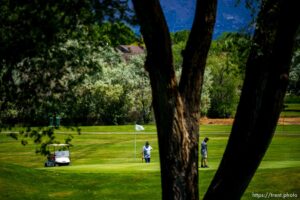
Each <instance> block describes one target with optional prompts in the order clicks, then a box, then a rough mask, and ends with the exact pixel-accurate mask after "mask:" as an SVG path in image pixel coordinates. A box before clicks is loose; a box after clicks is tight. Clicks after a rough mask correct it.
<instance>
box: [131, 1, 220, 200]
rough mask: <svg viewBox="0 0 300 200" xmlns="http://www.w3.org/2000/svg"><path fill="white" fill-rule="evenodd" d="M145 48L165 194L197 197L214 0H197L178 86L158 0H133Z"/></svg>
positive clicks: (168, 36) (169, 42)
mask: <svg viewBox="0 0 300 200" xmlns="http://www.w3.org/2000/svg"><path fill="white" fill-rule="evenodd" d="M133 4H134V8H135V11H136V14H137V17H138V20H139V23H140V26H141V32H142V34H143V37H144V41H145V44H146V48H147V58H146V63H145V67H146V70H147V71H148V72H149V76H150V83H151V88H152V99H153V108H154V113H155V119H156V126H157V133H158V142H159V154H160V165H161V182H162V198H163V199H186V200H193V199H199V191H198V143H199V117H200V112H199V107H200V105H199V104H200V92H201V88H202V83H203V72H204V68H205V64H206V58H207V52H208V49H209V46H210V43H211V37H212V31H213V26H214V22H215V13H216V0H213V1H209V0H203V1H200V0H199V1H197V8H196V15H195V20H194V24H193V28H192V31H191V34H190V37H189V40H188V43H187V46H186V49H185V51H183V58H184V62H183V69H182V70H183V71H182V76H181V80H180V84H179V86H178V84H177V80H176V77H175V71H174V66H173V57H172V50H171V39H170V34H169V30H168V27H167V24H166V21H165V18H164V15H163V12H162V9H161V6H160V4H159V1H158V0H151V1H149V0H147V1H141V0H133Z"/></svg>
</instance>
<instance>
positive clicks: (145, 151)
mask: <svg viewBox="0 0 300 200" xmlns="http://www.w3.org/2000/svg"><path fill="white" fill-rule="evenodd" d="M151 151H152V147H151V146H150V145H149V142H148V141H147V142H146V143H145V146H144V147H143V157H144V159H145V162H146V163H150V158H151Z"/></svg>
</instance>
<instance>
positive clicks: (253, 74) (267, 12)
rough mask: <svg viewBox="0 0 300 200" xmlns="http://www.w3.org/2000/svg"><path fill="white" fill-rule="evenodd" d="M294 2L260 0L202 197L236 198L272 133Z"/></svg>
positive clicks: (284, 79)
mask: <svg viewBox="0 0 300 200" xmlns="http://www.w3.org/2000/svg"><path fill="white" fill-rule="evenodd" d="M298 3H299V2H298V1H293V0H279V1H278V0H268V1H263V5H262V9H261V11H260V13H259V16H258V20H257V29H256V30H255V34H254V38H253V40H254V42H253V44H254V45H253V47H252V50H251V52H250V56H249V59H248V62H247V69H246V77H245V81H244V86H243V89H242V95H241V99H240V102H239V106H238V110H237V114H236V116H235V121H234V124H233V127H232V132H231V135H230V138H229V141H228V144H227V148H226V151H225V153H224V156H223V159H222V161H221V164H220V166H219V169H218V171H217V172H216V175H215V177H214V179H213V181H212V183H211V185H210V187H209V189H208V191H207V193H206V195H205V198H204V199H240V198H241V196H242V195H243V193H244V191H245V190H246V188H247V186H248V184H249V182H250V181H251V179H252V177H253V176H254V173H255V171H256V170H257V168H258V166H259V164H260V162H261V160H262V158H263V156H264V154H265V152H266V150H267V149H268V146H269V144H270V142H271V139H272V137H273V134H274V131H275V128H276V124H277V121H278V118H279V115H280V112H281V110H282V106H283V99H284V95H285V92H286V87H287V84H288V76H289V66H290V65H289V63H290V60H291V55H292V48H293V43H294V36H295V33H296V30H297V28H298V27H299V20H300V16H299V13H300V12H299V6H298Z"/></svg>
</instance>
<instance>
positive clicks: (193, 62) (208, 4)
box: [179, 0, 217, 118]
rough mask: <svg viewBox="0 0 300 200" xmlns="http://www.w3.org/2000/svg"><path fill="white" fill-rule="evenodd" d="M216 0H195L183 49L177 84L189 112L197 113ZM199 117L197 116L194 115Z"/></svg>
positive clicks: (214, 16)
mask: <svg viewBox="0 0 300 200" xmlns="http://www.w3.org/2000/svg"><path fill="white" fill-rule="evenodd" d="M216 10H217V0H197V7H196V13H195V18H194V22H193V26H192V30H191V33H190V36H189V39H188V42H187V45H186V47H185V50H184V51H183V64H182V75H181V80H180V84H179V90H180V93H181V96H182V97H184V102H185V104H186V105H189V112H190V114H192V115H193V113H199V109H200V106H199V104H200V93H201V89H202V84H203V75H204V69H205V65H206V59H207V55H208V51H209V47H210V44H211V39H212V33H213V28H214V24H215V19H216ZM195 117H196V118H199V116H195Z"/></svg>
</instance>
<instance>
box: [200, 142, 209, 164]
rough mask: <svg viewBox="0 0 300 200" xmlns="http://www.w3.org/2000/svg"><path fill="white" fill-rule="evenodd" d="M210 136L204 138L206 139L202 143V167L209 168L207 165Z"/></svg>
mask: <svg viewBox="0 0 300 200" xmlns="http://www.w3.org/2000/svg"><path fill="white" fill-rule="evenodd" d="M208 140H209V139H208V137H206V138H204V140H203V141H202V143H201V167H203V168H208V165H207V142H208Z"/></svg>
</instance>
